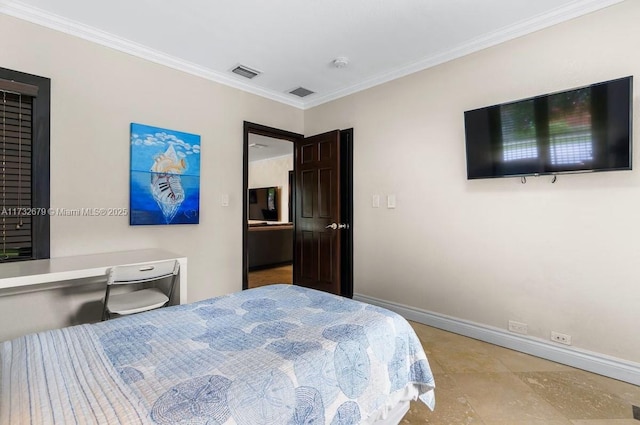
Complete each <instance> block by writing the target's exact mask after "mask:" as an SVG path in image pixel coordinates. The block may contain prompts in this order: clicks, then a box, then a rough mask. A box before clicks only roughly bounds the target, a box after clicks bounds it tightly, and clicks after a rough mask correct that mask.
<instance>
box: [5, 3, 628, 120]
mask: <svg viewBox="0 0 640 425" xmlns="http://www.w3.org/2000/svg"><path fill="white" fill-rule="evenodd" d="M623 1H625V0H576V1H574V2H572V3H570V4H568V5H566V6H564V7H560V8H557V9H554V10H552V11H550V12H547V13H544V14H540V15H538V16H535V17H533V18H531V19H528V20H525V21H522V22H519V23H517V24H515V25H510V26H508V27H505V28H502V29H500V30H499V31H495V32H493V33H490V34H486V35H484V36H482V37H479V38H476V39H474V40H471V41H470V42H468V43H465V44H462V45H459V46H457V47H455V48H453V49H450V50H448V51H446V52H442V53H439V54H436V55H433V56H430V57H427V58H424V59H421V60H419V61H417V62H413V63H410V64H407V65H405V66H402V67H399V68H396V69H395V70H393V71H390V72H386V73H384V74H380V75H377V76H375V77H373V78H369V79H367V80H364V81H361V82H359V83H357V84H354V85H352V86H349V87H346V88H344V89H340V90H336V91H334V92H331V93H328V94H326V95H318V96H314V98H313V99H309V100H307V101H301V100H296V99H291V98H289V97H288V95H286V94H285V93H277V92H274V91H271V90H267V89H263V88H261V87H256V86H254V85H251V84H247V83H245V82H243V81H239V80H237V79H235V77H233V76H228V75H226V74H223V73H221V72H217V71H213V70H211V69H208V68H205V67H203V66H200V65H197V64H194V63H192V62H188V61H185V60H182V59H179V58H177V57H175V56H171V55H168V54H166V53H163V52H160V51H158V50H155V49H151V48H149V47H146V46H143V45H141V44H138V43H135V42H133V41H130V40H127V39H124V38H122V37H117V36H115V35H113V34H110V33H107V32H105V31H101V30H99V29H96V28H93V27H90V26H88V25H85V24H82V23H80V22H77V21H73V20H70V19H66V18H63V17H61V16H58V15H55V14H52V13H49V12H46V11H44V10H42V9H38V8H35V7H32V6H30V5H26V4H24V3H21V2H19V1H13V0H0V13H3V14H6V15H9V16H13V17H15V18H19V19H22V20H25V21H29V22H32V23H34V24H38V25H42V26H44V27H47V28H51V29H54V30H57V31H60V32H63V33H66V34H69V35H73V36H76V37H79V38H82V39H85V40H88V41H92V42H94V43H97V44H100V45H103V46H106V47H109V48H112V49H114V50H118V51H121V52H124V53H128V54H130V55H133V56H137V57H140V58H143V59H146V60H149V61H151V62H154V63H157V64H160V65H164V66H167V67H170V68H173V69H177V70H179V71H183V72H186V73H189V74H192V75H195V76H198V77H201V78H205V79H207V80H210V81H215V82H217V83H220V84H223V85H226V86H229V87H233V88H236V89H238V90H242V91H245V92H248V93H252V94H255V95H257V96H261V97H264V98H267V99H271V100H274V101H276V102H280V103H284V104H286V105H289V106H293V107H295V108H298V109H303V110H306V109H310V108H313V107H316V106H319V105H322V104H324V103H327V102H330V101H333V100H336V99H339V98H342V97H345V96H348V95H350V94H354V93H357V92H360V91H362V90H366V89H368V88H371V87H374V86H377V85H380V84H384V83H387V82H389V81H393V80H396V79H398V78H402V77H405V76H407V75H409V74H413V73H416V72H419V71H423V70H425V69H428V68H431V67H434V66H437V65H440V64H443V63H445V62H449V61H451V60H454V59H458V58H460V57H462V56H465V55H468V54H471V53H474V52H478V51H480V50H483V49H486V48H488V47H492V46H495V45H497V44H500V43H503V42H505V41H508V40H512V39H514V38H517V37H521V36H523V35H526V34H530V33H532V32H535V31H539V30H541V29H544V28H547V27H550V26H552V25H556V24H558V23H561V22H564V21H568V20H570V19H574V18H577V17H580V16H582V15H586V14H588V13H591V12H595V11H597V10H600V9H603V8H606V7H609V6H612V5H614V4H618V3H621V2H623Z"/></svg>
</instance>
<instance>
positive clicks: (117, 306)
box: [102, 260, 180, 320]
mask: <svg viewBox="0 0 640 425" xmlns="http://www.w3.org/2000/svg"><path fill="white" fill-rule="evenodd" d="M179 271H180V263H179V262H178V261H177V260H170V261H159V262H154V263H145V264H137V265H133V266H116V267H112V268H110V269H109V271H108V272H107V291H106V293H105V296H104V307H103V309H102V320H107V319H110V318H111V315H112V314H117V315H120V316H124V315H127V314H134V313H140V312H143V311H148V310H153V309H155V308H159V307H163V306H165V305H169V303H171V296H172V294H173V287H174V284H175V281H176V278H177V276H178V272H179ZM166 278H171V283H170V285H169V292H168V294H165V293H164V292H163V291H162V290H161V289H159V288H157V287H153V288H145V289H137V290H134V291H131V292H126V293H122V294H116V295H111V286H113V285H138V284H142V283H147V282H154V281H160V280H162V279H166Z"/></svg>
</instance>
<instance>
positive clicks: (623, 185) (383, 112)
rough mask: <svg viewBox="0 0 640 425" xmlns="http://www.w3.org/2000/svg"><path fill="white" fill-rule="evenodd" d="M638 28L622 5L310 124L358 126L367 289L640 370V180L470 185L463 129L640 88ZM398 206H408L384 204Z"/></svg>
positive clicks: (360, 267)
mask: <svg viewBox="0 0 640 425" xmlns="http://www.w3.org/2000/svg"><path fill="white" fill-rule="evenodd" d="M638 22H640V2H637V1H628V2H624V3H622V4H620V5H617V6H613V7H610V8H608V9H605V10H603V11H600V12H597V13H594V14H591V15H587V16H584V17H582V18H579V19H576V20H573V21H570V22H567V23H564V24H561V25H558V26H555V27H552V28H550V29H546V30H543V31H540V32H537V33H534V34H531V35H528V36H526V37H522V38H519V39H516V40H513V41H511V42H507V43H504V44H502V45H499V46H496V47H493V48H490V49H486V50H484V51H481V52H478V53H476V54H472V55H470V56H467V57H464V58H462V59H459V60H455V61H452V62H449V63H446V64H443V65H441V66H437V67H435V68H432V69H429V70H426V71H423V72H420V73H417V74H413V75H411V76H408V77H405V78H403V79H400V80H396V81H394V82H390V83H387V84H384V85H382V86H378V87H375V88H372V89H369V90H366V91H363V92H360V93H357V94H354V95H351V96H348V97H346V98H343V99H340V100H337V101H334V102H331V103H328V104H324V105H322V106H319V107H316V108H313V109H311V110H309V111H307V112H306V113H305V134H306V135H311V134H316V133H320V132H323V131H327V130H331V129H334V128H349V127H353V128H354V140H355V143H354V193H355V195H354V215H355V216H354V223H353V231H354V239H355V240H354V257H355V258H354V266H355V270H354V275H355V284H354V285H355V292H356V293H360V294H364V295H368V296H371V297H375V298H379V299H383V300H388V301H393V302H397V303H401V304H405V305H409V306H413V307H417V308H420V309H424V310H428V311H432V312H437V313H441V314H445V315H450V316H454V317H456V318H461V319H466V320H470V321H473V322H477V323H479V324H483V325H488V326H495V327H498V328H501V329H506V327H507V323H508V320H517V321H520V322H525V323H528V325H529V333H530V334H531V335H533V336H537V337H541V338H544V339H548V338H549V334H550V332H551V330H555V331H559V332H563V333H567V334H570V335H572V337H573V343H574V346H576V347H580V348H584V349H588V350H593V351H596V352H599V353H604V354H608V355H612V356H615V357H618V358H622V359H627V360H631V361H636V362H639V361H640V338H637V327H638V311H639V310H638V308H639V306H640V295H638V294H640V290H639V288H640V274H639V273H638V264H639V259H640V244H639V243H638V241H639V240H640V224H639V223H640V218H639V217H640V174H639V173H638V172H637V171H626V172H609V173H594V174H577V175H562V176H560V177H559V178H558V181H557V182H556V183H555V184H551V178H550V177H540V178H529V179H528V182H527V184H525V185H523V184H521V183H520V180H519V179H517V178H510V179H497V180H476V181H468V180H467V179H466V168H465V167H466V163H465V146H464V121H463V112H464V111H465V110H469V109H473V108H478V107H482V106H488V105H492V104H496V103H500V102H505V101H511V100H516V99H521V98H524V97H529V96H533V95H539V94H543V93H547V92H553V91H557V90H563V89H568V88H572V87H576V86H581V85H585V84H590V83H595V82H599V81H604V80H607V79H613V78H617V77H623V76H628V75H634V74H635V75H636V77H638V76H639V75H640V55H638V53H637V51H638V40H640V26H639V25H638ZM636 83H638V80H636ZM633 103H634V108H635V109H634V110H635V111H636V112H635V114H634V120H635V123H636V126H635V130H634V139H635V140H639V138H638V130H637V129H638V128H639V126H638V123H640V115H639V114H638V111H640V107H639V105H638V97H637V95H636V96H634V102H633ZM634 162H635V163H636V164H638V163H639V162H638V156H637V154H635V155H634ZM390 193H391V194H393V193H395V194H396V195H397V208H396V209H386V208H379V209H374V208H372V207H371V196H372V195H373V194H380V195H386V194H390ZM382 200H383V202H382V204H383V205H386V202H385V198H384V197H383V198H382Z"/></svg>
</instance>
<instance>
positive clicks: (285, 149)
mask: <svg viewBox="0 0 640 425" xmlns="http://www.w3.org/2000/svg"><path fill="white" fill-rule="evenodd" d="M288 155H293V142H291V141H289V140H281V139H274V138H273V137H267V136H261V135H259V134H253V133H249V162H254V161H262V160H264V159H272V158H278V157H281V156H288Z"/></svg>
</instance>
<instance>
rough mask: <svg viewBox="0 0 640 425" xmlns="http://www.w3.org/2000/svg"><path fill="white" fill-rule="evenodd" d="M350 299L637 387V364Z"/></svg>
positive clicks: (400, 307)
mask: <svg viewBox="0 0 640 425" xmlns="http://www.w3.org/2000/svg"><path fill="white" fill-rule="evenodd" d="M353 299H354V300H358V301H362V302H365V303H368V304H373V305H377V306H379V307H383V308H386V309H388V310H391V311H394V312H396V313H398V314H400V315H401V316H403V317H404V318H405V319H408V320H413V321H415V322H418V323H423V324H425V325H428V326H433V327H434V328H438V329H442V330H445V331H449V332H453V333H457V334H460V335H464V336H468V337H470V338H475V339H479V340H481V341H485V342H488V343H491V344H495V345H499V346H501V347H506V348H510V349H512V350H516V351H520V352H523V353H527V354H531V355H533V356H536V357H541V358H543V359H547V360H551V361H554V362H556V363H562V364H565V365H567V366H572V367H575V368H578V369H583V370H587V371H589V372H593V373H597V374H599V375H604V376H608V377H610V378H614V379H618V380H620V381H625V382H628V383H630V384H634V385H640V363H635V362H631V361H627V360H622V359H618V358H615V357H611V356H607V355H604V354H600V353H596V352H593V351H587V350H582V349H579V348H575V347H563V346H559V345H556V344H555V343H553V342H551V341H549V342H547V341H545V340H543V339H540V338H536V337H532V336H525V335H518V334H513V333H510V332H508V331H506V330H502V329H498V328H494V327H491V326H486V325H481V324H478V323H474V322H470V321H466V320H462V319H458V318H455V317H450V316H445V315H441V314H437V313H433V312H430V311H426V310H421V309H418V308H415V307H410V306H406V305H402V304H398V303H394V302H391V301H385V300H380V299H377V298H373V297H369V296H366V295H362V294H354V296H353Z"/></svg>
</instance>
